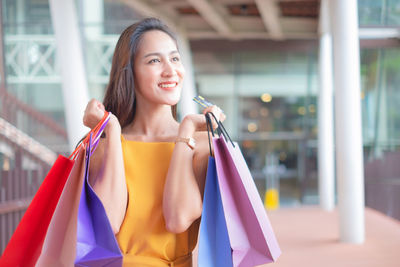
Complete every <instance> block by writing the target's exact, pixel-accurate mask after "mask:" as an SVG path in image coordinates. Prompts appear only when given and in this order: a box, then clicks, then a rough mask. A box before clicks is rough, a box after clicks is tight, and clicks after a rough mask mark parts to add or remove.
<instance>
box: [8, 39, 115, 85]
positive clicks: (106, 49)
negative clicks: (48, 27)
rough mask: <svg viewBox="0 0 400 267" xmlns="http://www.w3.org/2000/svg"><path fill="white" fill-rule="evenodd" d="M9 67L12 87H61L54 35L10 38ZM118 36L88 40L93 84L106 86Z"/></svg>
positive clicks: (90, 72)
mask: <svg viewBox="0 0 400 267" xmlns="http://www.w3.org/2000/svg"><path fill="white" fill-rule="evenodd" d="M4 39H5V44H4V47H5V52H6V53H5V54H6V57H5V64H6V70H7V82H8V83H9V84H27V83H30V84H49V83H61V76H60V68H59V63H58V59H57V55H56V41H55V37H54V36H53V35H6V36H5V38H4ZM117 39H118V35H100V36H98V37H95V38H91V39H88V40H85V48H84V49H85V53H84V54H85V55H86V61H87V63H88V64H87V72H88V77H89V82H90V83H97V84H98V83H100V84H106V83H107V82H108V79H109V73H110V69H111V62H112V56H113V53H114V48H115V44H116V42H117Z"/></svg>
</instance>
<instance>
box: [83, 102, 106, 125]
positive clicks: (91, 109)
mask: <svg viewBox="0 0 400 267" xmlns="http://www.w3.org/2000/svg"><path fill="white" fill-rule="evenodd" d="M104 112H105V108H104V105H103V104H102V103H101V102H100V101H98V100H96V99H91V100H90V101H89V103H88V104H87V106H86V109H85V113H84V115H83V124H84V125H85V126H87V127H89V128H91V129H93V127H95V126H96V125H97V124H98V122H99V121H100V120H101V119H102V118H103V116H104Z"/></svg>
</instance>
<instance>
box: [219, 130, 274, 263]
mask: <svg viewBox="0 0 400 267" xmlns="http://www.w3.org/2000/svg"><path fill="white" fill-rule="evenodd" d="M213 145H214V155H215V162H216V167H217V176H218V182H219V186H220V190H221V198H222V203H223V207H224V212H225V219H226V223H227V228H228V234H229V240H230V243H231V247H232V259H233V266H240V267H252V266H255V265H260V264H266V263H270V262H274V261H276V259H277V258H278V257H279V255H280V254H281V250H280V248H279V245H278V242H277V240H276V238H275V234H274V232H273V230H272V227H271V224H270V222H269V219H268V217H267V213H266V211H265V209H264V205H263V203H262V201H261V198H260V196H259V193H258V191H257V188H256V186H255V183H254V181H253V178H252V176H251V174H250V170H249V168H248V166H247V164H246V162H245V160H244V157H243V155H242V152H241V151H240V148H239V146H238V145H237V143H232V142H230V143H228V142H226V140H225V139H224V137H222V136H221V137H218V138H213Z"/></svg>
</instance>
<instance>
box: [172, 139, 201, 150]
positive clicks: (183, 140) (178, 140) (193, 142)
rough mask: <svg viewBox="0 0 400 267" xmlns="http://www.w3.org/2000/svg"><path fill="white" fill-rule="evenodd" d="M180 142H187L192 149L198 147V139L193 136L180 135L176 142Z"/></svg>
mask: <svg viewBox="0 0 400 267" xmlns="http://www.w3.org/2000/svg"><path fill="white" fill-rule="evenodd" d="M178 142H182V143H186V144H187V145H188V146H189V147H190V148H191V149H194V148H195V147H196V141H195V140H194V139H193V138H192V137H189V138H183V137H178V138H176V140H175V144H176V143H178Z"/></svg>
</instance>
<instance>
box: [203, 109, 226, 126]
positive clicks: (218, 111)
mask: <svg viewBox="0 0 400 267" xmlns="http://www.w3.org/2000/svg"><path fill="white" fill-rule="evenodd" d="M208 112H211V113H213V114H214V116H215V118H217V120H218V121H220V122H223V121H224V120H225V119H226V116H225V114H224V113H223V112H222V110H221V109H220V108H219V107H218V106H216V105H213V106H210V107H207V108H205V109H204V110H203V114H207V113H208ZM211 121H212V124H213V129H216V128H218V124H217V122H216V121H215V120H214V119H212V120H211Z"/></svg>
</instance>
